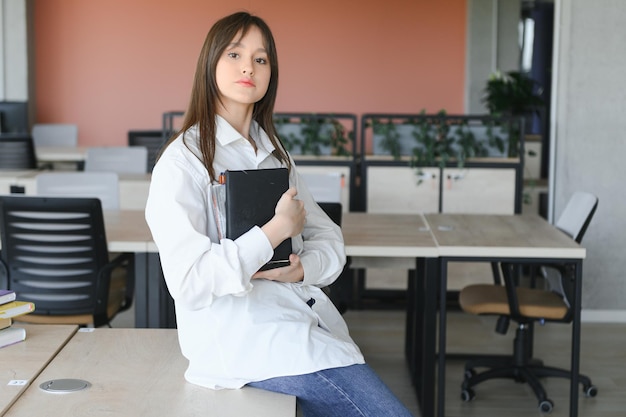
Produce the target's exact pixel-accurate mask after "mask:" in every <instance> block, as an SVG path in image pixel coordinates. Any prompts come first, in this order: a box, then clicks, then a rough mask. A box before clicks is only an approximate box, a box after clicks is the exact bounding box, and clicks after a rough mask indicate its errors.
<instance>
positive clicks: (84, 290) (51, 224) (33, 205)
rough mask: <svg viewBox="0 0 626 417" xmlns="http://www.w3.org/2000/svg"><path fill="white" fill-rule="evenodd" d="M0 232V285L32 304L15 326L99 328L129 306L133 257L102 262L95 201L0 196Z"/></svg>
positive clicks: (103, 252)
mask: <svg viewBox="0 0 626 417" xmlns="http://www.w3.org/2000/svg"><path fill="white" fill-rule="evenodd" d="M0 231H1V235H2V236H1V239H2V251H1V252H0V261H1V262H0V264H2V266H0V287H1V288H8V289H11V290H13V291H15V292H16V294H17V296H18V298H19V299H20V300H22V301H30V302H33V303H34V304H35V311H34V312H32V313H30V314H27V315H24V316H20V317H16V318H15V320H16V321H23V322H29V323H42V324H77V325H81V326H88V325H93V326H94V327H100V326H103V325H110V324H109V323H110V321H111V320H112V319H113V318H114V317H115V315H116V314H117V313H119V312H121V311H124V310H127V309H128V308H130V306H131V303H132V298H133V291H134V274H133V263H134V258H133V256H132V254H121V255H119V256H117V257H116V258H115V259H113V260H111V261H110V260H109V251H108V248H107V241H106V235H105V231H104V219H103V215H102V207H101V205H100V200H98V199H97V198H64V197H30V196H19V197H18V196H0ZM2 281H4V282H2Z"/></svg>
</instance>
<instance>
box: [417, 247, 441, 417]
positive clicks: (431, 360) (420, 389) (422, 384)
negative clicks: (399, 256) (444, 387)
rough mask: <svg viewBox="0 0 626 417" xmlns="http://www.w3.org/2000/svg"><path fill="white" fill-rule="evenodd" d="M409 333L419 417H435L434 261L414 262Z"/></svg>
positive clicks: (436, 268) (436, 276)
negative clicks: (412, 314)
mask: <svg viewBox="0 0 626 417" xmlns="http://www.w3.org/2000/svg"><path fill="white" fill-rule="evenodd" d="M417 271H419V272H422V274H423V275H422V276H421V277H417V278H418V279H417V281H416V286H415V314H414V326H413V327H414V330H413V335H414V336H413V347H414V348H413V351H414V357H413V361H414V370H413V375H412V376H413V380H414V383H415V389H416V392H417V398H418V401H419V405H420V411H421V415H422V416H434V415H435V381H436V379H435V368H436V366H435V358H436V351H437V348H436V347H437V339H436V338H437V326H436V323H437V288H438V282H439V260H438V258H427V259H425V260H420V261H418V262H417Z"/></svg>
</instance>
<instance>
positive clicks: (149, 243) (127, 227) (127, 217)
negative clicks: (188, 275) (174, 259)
mask: <svg viewBox="0 0 626 417" xmlns="http://www.w3.org/2000/svg"><path fill="white" fill-rule="evenodd" d="M104 226H105V232H106V235H107V245H108V248H109V251H111V252H133V253H134V254H135V300H134V304H135V307H134V308H135V327H140V328H141V327H167V318H168V316H169V315H170V314H171V312H170V311H169V310H171V307H172V306H171V304H172V301H171V300H170V297H169V293H168V292H167V290H166V289H165V282H164V281H163V272H162V271H161V261H160V260H159V253H158V251H157V247H156V245H155V244H154V241H153V240H152V234H151V233H150V229H149V228H148V224H147V223H146V219H145V215H144V212H143V210H141V211H139V210H120V211H105V212H104Z"/></svg>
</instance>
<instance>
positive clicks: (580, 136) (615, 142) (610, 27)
mask: <svg viewBox="0 0 626 417" xmlns="http://www.w3.org/2000/svg"><path fill="white" fill-rule="evenodd" d="M555 4H556V10H555V67H554V69H555V70H556V73H555V74H556V77H555V80H556V82H554V83H553V98H554V103H553V109H552V120H553V122H552V123H553V126H552V127H551V128H552V132H553V134H552V138H553V140H554V142H555V143H554V146H555V147H553V148H552V149H555V150H556V152H554V155H555V156H554V160H553V165H552V175H551V180H552V183H551V185H552V190H551V201H553V205H552V208H553V214H554V216H555V218H556V217H558V215H559V213H560V211H561V210H562V208H563V206H564V203H565V202H566V201H567V199H568V198H569V196H570V195H571V193H572V192H574V191H575V190H586V191H590V192H593V193H595V194H596V195H597V196H598V197H599V204H598V210H597V212H596V214H595V217H594V219H593V221H592V223H591V225H590V226H589V229H588V231H587V234H586V235H585V238H584V239H583V246H585V247H586V248H587V259H586V260H585V263H584V270H583V271H584V280H583V283H584V285H583V308H584V309H588V310H603V311H605V312H606V313H607V316H606V317H607V318H608V319H611V316H613V317H617V316H620V314H622V313H623V311H622V312H618V311H616V310H626V256H625V255H626V253H625V252H626V192H624V188H625V187H624V179H626V163H625V162H624V158H625V157H626V118H625V117H624V114H626V53H625V52H624V50H625V49H624V39H626V27H625V26H624V21H626V1H623V0H602V1H601V2H595V1H589V0H558V1H557V2H556V3H555ZM583 314H584V311H583Z"/></svg>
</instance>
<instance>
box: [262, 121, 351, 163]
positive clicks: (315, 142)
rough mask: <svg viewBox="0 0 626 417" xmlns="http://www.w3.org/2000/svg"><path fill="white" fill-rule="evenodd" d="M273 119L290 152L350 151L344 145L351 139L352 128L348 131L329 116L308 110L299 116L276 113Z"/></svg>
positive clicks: (341, 152) (321, 152)
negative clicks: (283, 115) (307, 112)
mask: <svg viewBox="0 0 626 417" xmlns="http://www.w3.org/2000/svg"><path fill="white" fill-rule="evenodd" d="M296 119H297V120H296ZM274 122H275V124H276V128H277V129H278V131H279V134H280V137H281V140H282V141H283V143H284V144H285V147H286V148H287V150H288V151H290V152H292V153H294V154H297V155H315V156H319V155H334V156H349V155H351V154H350V152H349V151H348V150H347V146H348V145H349V144H350V143H351V142H352V139H353V138H352V135H354V132H348V131H347V129H346V128H345V127H344V125H343V124H342V123H341V122H340V121H338V120H337V119H334V118H333V117H332V116H328V117H325V116H320V115H316V114H314V113H311V114H310V115H308V114H307V115H303V116H300V117H299V118H293V117H276V118H275V120H274Z"/></svg>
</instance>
